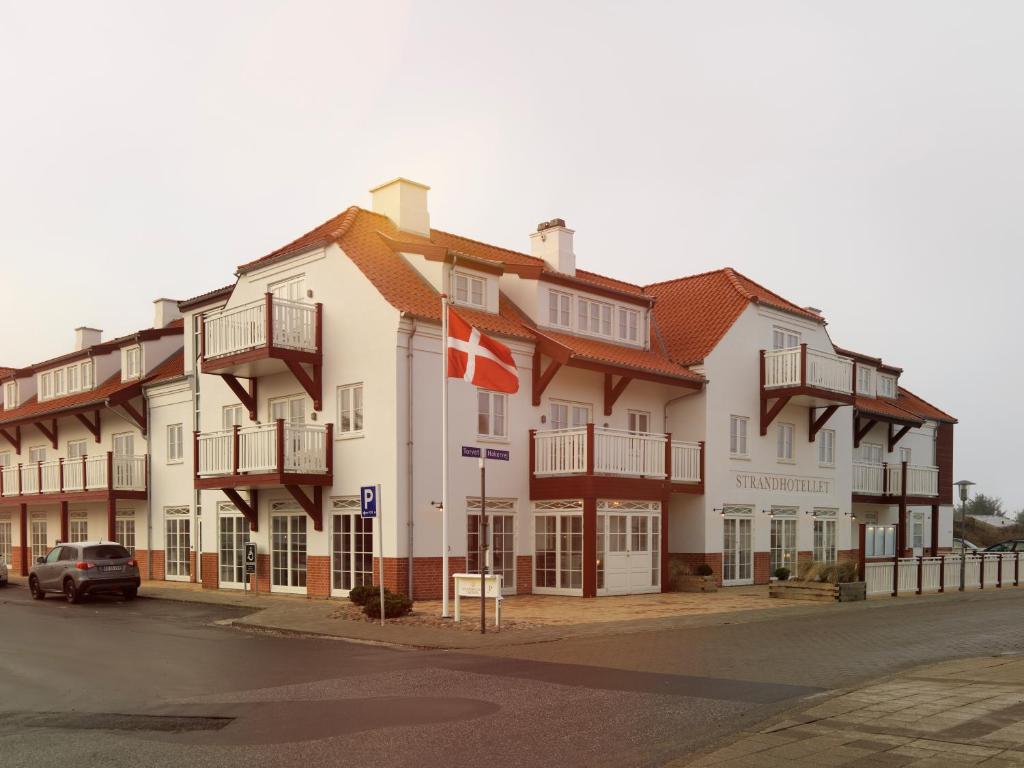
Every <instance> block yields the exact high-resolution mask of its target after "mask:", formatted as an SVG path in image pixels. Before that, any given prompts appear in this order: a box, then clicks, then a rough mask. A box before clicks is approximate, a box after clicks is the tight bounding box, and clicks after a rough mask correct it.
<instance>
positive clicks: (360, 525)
mask: <svg viewBox="0 0 1024 768" xmlns="http://www.w3.org/2000/svg"><path fill="white" fill-rule="evenodd" d="M373 547H374V544H373V520H372V519H370V518H364V517H363V516H362V515H361V514H359V512H336V513H334V514H333V515H332V516H331V594H332V595H335V596H339V597H340V596H343V595H347V594H348V592H349V590H351V589H353V588H355V587H358V586H361V585H363V584H372V583H373V553H374V548H373Z"/></svg>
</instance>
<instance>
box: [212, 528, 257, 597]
mask: <svg viewBox="0 0 1024 768" xmlns="http://www.w3.org/2000/svg"><path fill="white" fill-rule="evenodd" d="M217 525H218V534H219V536H218V539H219V540H218V547H217V549H218V553H219V555H220V559H219V562H218V565H219V571H220V574H219V575H220V581H221V584H244V583H245V543H246V542H247V541H248V540H249V521H248V520H246V519H245V518H244V517H242V516H241V515H222V516H221V517H220V518H219V520H218V522H217Z"/></svg>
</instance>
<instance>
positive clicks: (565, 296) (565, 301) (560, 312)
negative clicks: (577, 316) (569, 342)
mask: <svg viewBox="0 0 1024 768" xmlns="http://www.w3.org/2000/svg"><path fill="white" fill-rule="evenodd" d="M563 317H564V318H565V321H564V322H562V318H563ZM548 325H550V326H552V327H554V328H572V294H571V293H563V292H562V291H550V290H549V291H548Z"/></svg>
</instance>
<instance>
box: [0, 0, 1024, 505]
mask: <svg viewBox="0 0 1024 768" xmlns="http://www.w3.org/2000/svg"><path fill="white" fill-rule="evenodd" d="M498 5H499V4H497V3H469V2H462V3H451V4H445V3H439V2H433V1H432V2H429V3H427V2H423V3H419V4H415V5H414V4H406V3H390V4H388V3H351V4H346V3H342V2H330V3H315V2H305V3H297V2H296V3H279V2H275V3H265V2H252V1H251V0H246V2H237V3H231V2H211V1H209V0H207V1H204V2H193V3H181V2H166V3H160V4H158V3H152V2H149V3H145V2H137V1H133V2H125V3H114V2H92V3H81V2H68V3H55V2H48V3H29V2H8V0H0V89H2V95H3V101H2V104H3V106H2V110H0V152H2V155H3V162H2V166H0V167H2V170H0V248H2V253H3V256H2V264H3V270H2V274H0V294H2V296H3V307H4V317H5V323H4V328H5V332H4V333H3V340H2V342H0V364H8V365H25V364H28V363H30V362H32V361H35V360H40V359H44V358H46V357H49V356H52V355H56V354H59V353H61V352H64V351H67V350H69V349H70V347H71V344H72V341H73V334H72V329H73V328H74V327H75V326H78V325H83V324H90V325H95V326H97V327H100V328H102V329H104V331H105V332H106V336H107V337H111V336H113V335H117V334H121V333H125V332H128V331H132V330H135V329H138V328H141V327H145V326H148V325H149V324H151V322H152V305H151V304H150V302H151V300H152V299H154V298H157V297H158V296H168V297H172V298H184V297H187V296H192V295H195V294H197V293H201V292H203V291H206V290H209V289H212V288H215V287H218V286H221V285H225V284H227V283H229V282H231V281H232V279H233V277H232V272H233V270H234V268H235V266H236V265H238V264H240V263H242V262H245V261H248V260H250V259H252V258H254V257H257V256H260V255H263V254H264V253H266V252H268V251H270V250H273V249H274V248H276V247H278V246H279V245H282V244H283V243H285V242H287V241H289V240H291V239H293V238H294V237H296V236H298V235H299V234H301V233H302V232H304V231H306V230H308V229H310V228H312V227H313V226H315V225H316V224H318V223H320V222H321V221H322V220H324V219H326V218H328V217H330V216H332V215H334V214H335V213H337V212H338V211H340V210H342V209H343V208H345V207H347V206H348V205H350V204H353V203H356V204H362V205H366V206H368V205H369V195H368V194H367V192H366V190H368V189H369V188H370V187H371V186H373V185H375V184H376V183H379V182H382V181H386V180H389V179H391V178H393V177H394V176H398V175H403V176H407V177H409V178H412V179H415V180H418V181H422V182H424V183H426V184H429V185H431V187H432V191H431V197H430V208H431V219H432V223H433V224H434V225H435V226H437V227H439V228H442V229H447V230H450V231H455V232H458V233H461V234H466V235H469V236H473V237H476V238H479V239H482V240H486V241H489V242H493V243H496V244H500V245H504V246H507V247H511V248H517V249H520V250H528V247H529V244H528V239H527V236H528V234H529V232H530V231H531V230H532V229H533V228H534V227H535V225H536V224H537V222H539V221H542V220H547V219H550V218H553V217H556V216H560V217H562V218H565V219H566V221H567V222H568V224H569V226H570V227H573V228H574V229H575V230H576V233H577V234H576V253H577V256H578V261H579V263H580V265H581V266H583V267H586V268H589V269H593V270H596V271H600V272H605V273H608V274H611V275H615V276H617V277H621V278H623V279H627V280H631V281H633V282H637V283H646V282H653V281H657V280H662V279H666V278H670V277H674V276H679V275H683V274H690V273H694V272H700V271H703V270H707V269H713V268H717V267H720V266H725V265H729V266H733V267H735V268H737V269H739V270H740V271H742V272H744V273H746V274H747V275H749V276H750V277H752V278H754V279H756V280H758V281H760V282H763V283H765V284H766V285H768V286H769V287H771V288H772V289H774V290H776V291H777V292H779V293H781V294H783V295H784V296H786V297H787V298H789V299H791V300H793V301H795V302H797V303H799V304H801V305H808V304H810V305H814V306H817V307H821V308H822V309H823V310H824V311H825V314H826V317H827V318H828V320H829V330H830V332H831V334H832V338H833V340H834V341H835V342H836V343H837V344H840V345H842V346H847V347H850V348H853V349H856V350H860V351H863V352H866V353H870V354H874V355H879V356H881V357H883V358H884V359H885V360H886V361H888V362H891V363H893V364H896V365H899V366H902V367H903V368H904V369H905V373H904V375H903V378H902V381H903V383H904V384H905V385H906V386H908V387H909V388H910V389H912V390H914V391H916V392H917V393H918V394H920V395H922V396H923V397H925V398H926V399H928V400H930V401H932V402H934V403H935V404H936V405H938V406H940V407H942V408H944V409H946V410H948V411H949V412H951V413H953V414H954V415H956V416H957V417H959V419H960V426H959V427H958V428H957V432H956V462H957V464H956V474H957V476H958V478H960V477H967V478H969V479H971V480H974V481H975V482H977V483H978V490H980V491H982V492H985V493H989V494H994V495H997V496H1001V497H1003V499H1004V500H1005V501H1006V502H1007V505H1008V506H1009V507H1011V508H1012V509H1013V510H1016V509H1020V508H1024V485H1022V482H1021V479H1020V478H1021V476H1022V474H1024V473H1022V471H1021V468H1020V458H1019V456H1020V454H1019V453H1018V451H1019V450H1020V448H1019V445H1018V444H1017V442H1016V438H1015V437H1014V435H1015V434H1016V432H1015V431H1014V430H1015V429H1016V428H1017V427H1018V426H1020V423H1021V418H1022V415H1024V414H1022V406H1021V402H1022V395H1021V388H1022V386H1021V385H1022V381H1021V379H1022V376H1021V374H1022V369H1024V363H1022V356H1021V346H1022V345H1021V342H1020V340H1019V334H1018V331H1019V328H1020V325H1021V323H1020V321H1019V319H1018V317H1019V310H1020V306H1021V304H1022V301H1024V300H1022V296H1021V287H1022V285H1024V279H1022V278H1024V267H1022V264H1021V247H1022V245H1024V216H1022V214H1021V210H1020V207H1021V206H1020V203H1021V200H1020V182H1021V172H1022V170H1024V162H1022V153H1021V144H1022V137H1024V125H1022V122H1024V120H1022V118H1024V101H1022V98H1021V97H1022V90H1024V78H1022V77H1021V72H1022V71H1024V48H1022V47H1021V45H1020V40H1019V34H1020V29H1021V28H1022V22H1024V6H1022V5H1021V4H1019V3H1013V2H1006V3H999V2H986V3H968V2H959V3H946V2H936V1H935V0H928V1H927V2H917V3H914V2H901V3H893V2H877V3H873V2H856V3H851V2H848V3H827V2H821V1H820V0H814V1H813V2H763V1H760V0H759V1H758V2H750V3H741V2H719V1H717V0H716V1H715V2H710V1H709V2H704V3H683V2H673V3H641V2H632V3H616V4H613V5H608V6H602V5H600V4H598V3H595V2H586V3H579V4H570V3H556V2H551V1H550V0H549V1H548V2H540V3H526V2H519V3H502V4H500V9H499V8H498Z"/></svg>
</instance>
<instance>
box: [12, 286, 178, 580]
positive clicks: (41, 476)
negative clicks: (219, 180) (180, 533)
mask: <svg viewBox="0 0 1024 768" xmlns="http://www.w3.org/2000/svg"><path fill="white" fill-rule="evenodd" d="M155 310H156V311H155V320H154V325H153V327H152V328H146V329H143V330H141V331H138V332H136V333H133V334H130V335H127V336H122V337H120V338H117V339H113V340H111V341H106V342H105V341H102V339H101V331H98V330H95V329H92V328H78V329H76V331H75V336H76V343H75V349H74V351H72V352H70V353H68V354H66V355H62V356H61V357H58V358H54V359H51V360H47V361H44V362H41V363H36V364H34V365H31V366H28V367H25V368H19V369H9V370H8V371H7V372H6V373H5V374H4V375H3V376H2V379H0V385H2V391H3V408H2V410H0V467H2V469H0V557H2V558H4V559H6V560H7V561H8V562H9V563H11V564H12V566H13V569H14V570H15V572H17V573H20V574H22V575H26V574H27V573H28V570H29V567H30V564H31V563H32V562H34V560H35V559H37V558H39V557H42V556H44V555H45V554H46V553H47V551H48V550H49V549H50V548H51V547H52V546H53V545H54V544H55V543H56V542H58V541H85V540H87V539H100V538H104V539H110V540H117V541H120V542H121V543H122V544H124V545H125V546H127V547H128V548H129V549H130V550H131V551H133V552H134V553H135V555H136V558H137V559H138V560H139V564H140V568H141V569H142V572H143V574H148V572H149V570H150V567H151V563H150V561H149V559H148V553H149V552H148V551H149V547H150V541H149V537H148V531H147V528H148V525H147V523H148V503H147V502H148V494H149V482H148V477H149V451H148V432H149V429H148V427H149V425H148V419H147V414H148V409H147V407H146V404H145V399H144V397H143V387H144V386H145V385H146V384H147V383H149V382H155V381H159V380H161V379H163V378H165V377H169V376H174V375H178V374H180V371H181V364H182V362H181V339H182V324H181V320H180V317H179V315H178V313H177V307H176V302H172V301H169V300H167V299H158V300H157V301H156V302H155ZM182 441H183V433H181V432H179V434H178V436H177V445H178V447H179V449H180V448H181V447H182V444H183V443H182Z"/></svg>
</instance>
